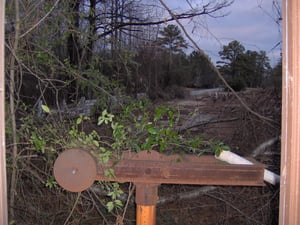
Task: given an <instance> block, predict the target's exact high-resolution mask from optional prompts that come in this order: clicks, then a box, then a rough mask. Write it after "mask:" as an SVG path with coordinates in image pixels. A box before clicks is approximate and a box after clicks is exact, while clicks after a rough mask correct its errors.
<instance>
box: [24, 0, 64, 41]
mask: <svg viewBox="0 0 300 225" xmlns="http://www.w3.org/2000/svg"><path fill="white" fill-rule="evenodd" d="M59 1H60V0H57V1H56V2H55V3H54V5H53V6H52V7H51V9H50V10H49V12H47V13H46V15H45V16H44V17H43V18H42V19H40V20H39V21H38V22H37V23H36V24H34V25H33V26H32V27H31V28H29V30H27V31H26V32H25V33H23V34H22V35H20V38H23V37H24V36H25V35H27V34H28V33H30V32H31V31H33V30H34V29H35V28H36V27H37V26H38V25H40V24H41V23H42V22H43V21H44V20H45V19H46V18H47V17H48V16H49V15H50V14H51V13H52V11H53V10H54V8H55V7H56V6H57V4H58V2H59Z"/></svg>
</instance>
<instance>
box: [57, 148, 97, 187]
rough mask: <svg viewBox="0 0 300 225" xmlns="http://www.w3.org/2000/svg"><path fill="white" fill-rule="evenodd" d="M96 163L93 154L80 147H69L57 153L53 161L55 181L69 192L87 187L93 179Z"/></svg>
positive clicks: (95, 173) (95, 172)
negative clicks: (57, 155)
mask: <svg viewBox="0 0 300 225" xmlns="http://www.w3.org/2000/svg"><path fill="white" fill-rule="evenodd" d="M96 175H97V164H96V161H95V159H94V158H93V156H92V155H91V154H90V153H89V152H87V151H84V150H81V149H70V150H67V151H64V152H63V153H61V154H60V155H59V157H58V158H57V159H56V161H55V163H54V176H55V179H56V181H57V183H58V184H59V185H60V186H61V187H63V188H64V189H66V190H68V191H71V192H80V191H84V190H86V189H87V188H89V187H90V186H91V185H92V184H93V182H94V181H95V178H96Z"/></svg>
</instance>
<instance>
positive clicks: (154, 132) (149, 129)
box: [148, 127, 158, 135]
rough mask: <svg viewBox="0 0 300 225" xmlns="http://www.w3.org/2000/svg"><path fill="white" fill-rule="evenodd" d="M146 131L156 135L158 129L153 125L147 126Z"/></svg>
mask: <svg viewBox="0 0 300 225" xmlns="http://www.w3.org/2000/svg"><path fill="white" fill-rule="evenodd" d="M148 133H149V134H152V135H156V134H158V130H157V129H155V128H154V127H150V128H148Z"/></svg>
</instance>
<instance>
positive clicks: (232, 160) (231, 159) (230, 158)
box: [215, 151, 280, 185]
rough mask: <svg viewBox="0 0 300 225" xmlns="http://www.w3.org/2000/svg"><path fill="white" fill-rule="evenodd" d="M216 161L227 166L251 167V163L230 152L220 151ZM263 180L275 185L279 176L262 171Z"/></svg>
mask: <svg viewBox="0 0 300 225" xmlns="http://www.w3.org/2000/svg"><path fill="white" fill-rule="evenodd" d="M215 157H216V158H217V159H219V160H222V161H225V162H227V163H229V164H241V165H253V163H252V162H251V161H249V160H247V159H245V158H243V157H241V156H239V155H237V154H235V153H233V152H231V151H222V152H221V154H220V155H219V156H215ZM264 180H265V181H266V182H268V183H270V184H273V185H275V184H277V183H279V181H280V176H279V175H277V174H276V173H273V172H271V171H269V170H267V169H265V171H264Z"/></svg>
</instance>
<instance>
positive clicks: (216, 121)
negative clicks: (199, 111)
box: [179, 117, 239, 132]
mask: <svg viewBox="0 0 300 225" xmlns="http://www.w3.org/2000/svg"><path fill="white" fill-rule="evenodd" d="M236 120H239V118H236V117H234V118H229V119H223V120H209V121H205V122H202V123H198V124H195V125H192V126H189V127H183V128H180V129H179V132H182V131H185V130H189V129H193V128H196V127H200V126H203V125H206V124H213V123H226V122H232V121H236Z"/></svg>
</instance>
